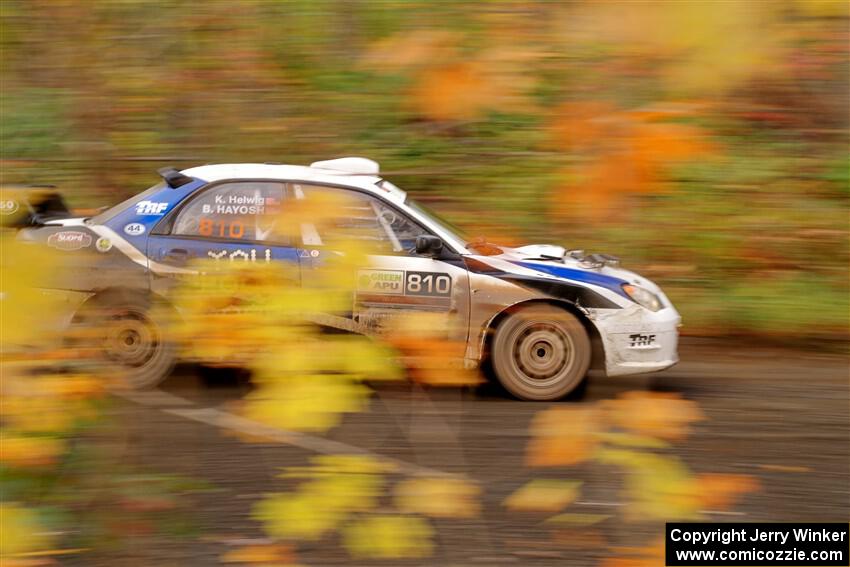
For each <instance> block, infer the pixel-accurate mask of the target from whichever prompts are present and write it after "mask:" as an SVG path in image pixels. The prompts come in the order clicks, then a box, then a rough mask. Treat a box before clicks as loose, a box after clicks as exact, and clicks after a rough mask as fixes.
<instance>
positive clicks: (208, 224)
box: [171, 181, 286, 243]
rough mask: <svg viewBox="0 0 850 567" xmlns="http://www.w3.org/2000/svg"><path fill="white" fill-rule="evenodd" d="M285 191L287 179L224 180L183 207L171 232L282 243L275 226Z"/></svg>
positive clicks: (182, 234) (184, 234) (183, 234)
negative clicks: (230, 181)
mask: <svg viewBox="0 0 850 567" xmlns="http://www.w3.org/2000/svg"><path fill="white" fill-rule="evenodd" d="M285 195H286V191H285V184H284V183H277V182H272V181H239V182H233V183H222V184H221V185H217V186H215V187H213V188H211V189H209V190H207V191H204V192H203V193H201V194H200V195H199V196H198V197H196V198H195V199H193V200H192V201H191V202H190V203H189V204H188V205H187V206H185V207H183V208H182V209H181V210H180V212H179V213H178V214H177V218H176V219H175V220H174V225H173V228H172V230H171V234H173V235H181V236H203V237H207V238H215V239H225V240H251V241H261V242H263V241H277V242H279V243H280V240H281V238H280V237H279V236H277V233H276V231H275V229H276V228H278V227H277V224H278V223H279V222H281V220H280V218H279V217H280V213H281V209H282V206H283V200H284V196H285Z"/></svg>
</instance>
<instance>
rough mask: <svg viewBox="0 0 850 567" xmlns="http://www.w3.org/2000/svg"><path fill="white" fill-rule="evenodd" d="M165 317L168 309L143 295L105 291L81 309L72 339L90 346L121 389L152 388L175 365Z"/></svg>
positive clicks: (174, 352) (74, 323)
mask: <svg viewBox="0 0 850 567" xmlns="http://www.w3.org/2000/svg"><path fill="white" fill-rule="evenodd" d="M168 315H170V310H169V309H168V308H167V307H165V306H163V305H157V304H154V303H153V302H152V301H151V299H150V298H149V297H147V296H144V295H142V294H137V293H132V292H127V293H123V292H114V293H108V294H104V295H102V296H95V297H93V298H92V299H90V300H89V301H87V302H86V303H85V304H84V305H83V306H82V308H81V309H80V311H79V312H78V313H77V314H76V315H75V317H74V320H73V322H72V333H71V337H72V340H73V341H74V342H76V343H77V344H78V345H79V344H80V341H83V344H84V346H85V347H89V348H91V349H92V351H93V352H94V353H95V355H96V357H97V358H98V361H99V362H100V363H102V364H103V365H104V367H105V369H106V370H107V372H108V373H110V374H113V375H117V377H119V378H120V382H119V383H120V384H121V385H122V386H124V387H126V388H129V389H132V390H144V389H149V388H154V387H156V386H157V385H159V384H160V383H161V382H162V381H163V380H165V379H166V378H167V377H168V375H169V374H171V371H172V370H173V369H174V364H175V363H176V361H177V348H176V345H175V344H174V343H173V342H172V341H169V340H167V338H166V326H167V324H168ZM80 337H83V338H82V339H81V338H80Z"/></svg>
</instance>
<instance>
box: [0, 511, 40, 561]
mask: <svg viewBox="0 0 850 567" xmlns="http://www.w3.org/2000/svg"><path fill="white" fill-rule="evenodd" d="M50 542H51V538H50V536H48V535H47V531H46V529H45V528H44V526H42V525H41V524H40V523H39V520H38V515H37V514H36V513H35V512H34V511H33V510H31V509H29V508H24V507H23V506H19V505H17V504H13V503H2V504H0V559H3V560H6V559H7V558H9V556H14V555H19V554H22V553H31V552H35V551H44V550H46V549H48V548H49V546H50Z"/></svg>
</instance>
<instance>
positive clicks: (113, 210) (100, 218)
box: [90, 181, 165, 224]
mask: <svg viewBox="0 0 850 567" xmlns="http://www.w3.org/2000/svg"><path fill="white" fill-rule="evenodd" d="M164 187H165V182H164V181H161V182H159V183H157V184H156V185H154V186H153V187H151V188H150V189H146V190H145V191H143V192H141V193H139V194H138V195H133V196H132V197H130V198H129V199H126V200H124V201H121V202H120V203H118V204H117V205H115V206H114V207H110V208H108V209H106V210H105V211H103V212H102V213H100V214H98V215H95V216H93V217H92V218H91V219H90V222H92V223H94V224H103V223H105V222H106V221H108V220H109V219H111V218H112V217H114V216H115V215H117V214H118V213H120V212H122V211H124V210H126V209H127V207H129V206H130V205H131V204H132V203H135V202H136V201H142V200H144V199H146V198H147V197H150V196H151V195H153V194H154V193H157V192H159V191H161V190H162V189H163V188H164Z"/></svg>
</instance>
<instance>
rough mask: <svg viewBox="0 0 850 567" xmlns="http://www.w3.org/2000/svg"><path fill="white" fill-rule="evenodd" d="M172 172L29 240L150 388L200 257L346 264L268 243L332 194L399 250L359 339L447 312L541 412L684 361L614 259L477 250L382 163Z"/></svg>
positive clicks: (462, 335)
mask: <svg viewBox="0 0 850 567" xmlns="http://www.w3.org/2000/svg"><path fill="white" fill-rule="evenodd" d="M160 175H161V176H162V177H163V182H161V183H159V184H157V185H155V186H153V187H151V188H150V189H148V190H147V191H144V192H143V193H140V194H139V195H137V196H136V197H133V198H131V199H129V200H127V201H125V202H123V203H121V204H119V205H116V206H115V207H112V208H110V209H107V210H105V211H104V212H102V213H101V214H98V215H96V216H93V217H91V218H50V216H49V215H45V214H36V213H38V212H39V211H36V210H34V209H33V207H29V209H30V210H29V212H30V213H32V214H31V215H30V216H29V217H28V218H27V219H25V222H24V224H29V225H31V226H29V227H28V228H26V229H24V230H22V231H21V236H20V237H21V238H22V239H24V240H29V241H37V242H42V243H44V244H46V245H48V246H52V247H54V248H56V249H58V250H60V251H61V252H62V254H63V255H65V254H67V256H66V257H67V258H68V259H69V263H68V266H69V268H68V270H69V271H71V272H73V278H71V279H70V280H69V281H72V282H73V283H72V284H68V285H64V286H63V288H64V289H65V291H66V292H68V293H69V294H71V295H72V296H73V297H75V298H76V299H74V300H73V301H72V302H71V303H72V305H73V307H72V309H71V310H70V311H71V312H72V313H73V314H72V315H71V317H69V321H71V320H73V318H74V317H79V316H80V314H84V313H86V312H87V310H88V308H90V307H93V306H97V307H99V308H101V309H102V308H103V307H104V306H108V308H109V309H112V310H113V311H114V315H113V316H112V317H111V324H110V325H109V328H110V329H111V332H113V333H115V334H116V337H114V339H115V340H108V341H105V344H106V345H108V348H109V350H110V352H109V353H108V354H109V356H110V358H112V359H113V360H115V361H118V362H119V363H120V364H122V365H123V366H124V367H125V369H126V370H127V374H128V376H129V377H130V378H129V379H130V381H131V383H133V384H135V385H137V386H140V387H141V386H151V385H155V384H157V383H158V382H159V381H161V380H162V379H164V378H165V377H166V376H167V375H168V373H169V372H170V370H171V368H172V366H173V364H174V362H175V349H174V348H173V346H172V345H171V344H170V343H169V341H168V340H167V337H166V336H164V333H163V331H162V329H160V328H158V327H157V323H156V321H155V320H154V318H152V317H150V316H149V315H148V308H149V307H150V306H151V305H152V304H154V303H155V302H160V303H167V302H168V296H169V289H170V288H171V287H172V286H173V284H174V282H173V278H171V277H170V276H172V275H173V274H178V273H182V272H185V271H186V268H185V265H186V264H187V262H188V261H189V260H191V259H193V258H214V259H221V260H228V261H245V262H272V261H283V262H290V263H292V264H293V265H295V266H297V267H298V270H299V273H300V277H301V283H302V285H304V283H305V282H309V280H310V272H311V270H313V269H314V268H315V267H316V266H318V265H320V263H321V262H322V258H323V257H325V256H326V255H327V254H331V253H333V252H334V251H333V250H330V249H329V247H327V246H326V245H325V243H324V242H323V238H322V235H321V234H319V233H318V232H317V231H316V230H315V229H314V228H311V227H310V224H309V223H305V224H304V225H303V227H304V229H303V230H302V234H301V237H300V238H299V239H293V238H291V237H286V236H282V235H276V234H275V233H274V231H273V230H263V228H262V227H264V226H268V223H265V222H264V220H263V218H262V217H263V216H265V215H271V214H277V215H279V214H280V211H281V210H282V208H285V207H286V206H287V203H288V202H292V200H296V199H310V198H311V196H312V195H317V194H322V193H338V194H344V195H345V196H346V197H347V198H348V199H349V200H350V201H352V202H354V203H355V204H356V212H353V213H352V218H351V221H352V222H356V224H357V227H358V229H359V231H360V232H359V233H360V234H363V233H364V231H365V233H367V234H368V235H369V238H370V239H371V240H373V241H376V242H383V243H384V245H385V247H384V250H385V252H383V253H381V254H377V255H375V256H373V257H372V258H371V263H370V265H368V266H364V267H363V269H362V270H361V271H360V273H359V274H358V278H357V281H358V287H357V290H356V294H355V298H354V302H353V305H352V310H351V314H350V317H351V321H352V324H353V325H355V326H357V327H358V328H370V327H373V326H375V325H373V324H374V323H375V322H380V321H383V320H385V319H386V317H392V315H393V314H394V313H402V312H410V311H428V312H441V313H445V314H446V315H447V316H449V317H450V318H451V320H452V329H455V331H454V334H455V335H456V336H455V337H454V338H456V339H459V340H458V341H456V342H457V344H460V345H463V348H462V352H458V353H456V354H457V358H458V359H461V360H462V361H463V363H464V364H465V365H466V366H467V367H474V366H478V365H481V364H482V363H484V362H488V363H489V364H490V365H491V366H492V369H493V370H494V373H495V375H496V377H497V378H498V380H499V381H500V382H501V383H502V384H503V385H504V387H505V388H506V389H507V390H508V391H510V392H511V393H512V394H514V395H515V396H517V397H519V398H522V399H527V400H554V399H558V398H561V397H563V396H565V395H567V394H568V393H570V392H571V391H573V390H574V389H576V388H577V387H578V386H580V385H581V384H583V381H584V379H585V375H586V374H587V372H588V369H589V368H590V367H591V365H593V366H595V367H599V368H601V369H604V371H605V372H606V373H607V375H608V376H621V375H626V374H636V373H643V372H654V371H658V370H663V369H665V368H668V367H670V366H672V365H673V364H675V363H676V362H677V360H678V356H677V351H676V348H677V339H678V331H677V328H678V326H679V323H680V317H679V314H678V313H677V312H676V309H675V308H674V307H673V305H672V304H671V303H670V301H669V300H668V299H667V297H666V296H665V295H664V293H663V292H662V291H661V289H660V288H659V287H658V286H657V285H655V284H654V283H652V282H651V281H649V280H647V279H645V278H642V277H641V276H639V275H637V274H635V273H633V272H630V271H627V270H624V269H622V268H621V267H619V265H618V264H619V263H618V261H617V259H616V258H613V257H611V256H606V255H601V254H591V255H586V254H584V253H582V252H580V251H576V250H573V251H570V250H566V249H565V248H563V247H560V246H553V245H530V246H522V247H519V248H508V247H502V246H498V245H494V244H490V243H484V242H480V241H470V240H468V239H466V238H465V237H463V236H462V235H461V234H460V233H459V232H458V231H456V230H454V229H452V228H450V225H448V224H447V223H445V222H443V221H441V220H440V219H439V218H438V217H437V216H436V215H434V214H433V213H431V212H429V211H428V210H426V209H425V208H424V207H422V206H420V205H417V204H416V203H415V202H414V201H412V200H411V199H409V198H408V196H407V194H406V193H405V192H404V191H402V190H400V189H399V188H397V187H396V186H394V185H393V184H392V183H390V182H388V181H386V180H384V179H382V178H381V176H380V173H379V167H378V164H377V163H375V162H374V161H371V160H368V159H365V158H356V157H351V158H341V159H335V160H328V161H321V162H316V163H313V164H311V165H310V166H309V167H306V166H296V165H276V164H222V165H205V166H201V167H194V168H191V169H186V170H184V171H177V170H176V169H173V168H165V169H162V170H160ZM54 204H55V203H54ZM19 208H20V210H21V211H23V212H24V213H26V212H27V208H28V207H27V203H22V204H21V206H20V207H10V210H11V209H15V210H18V209H19ZM58 210H60V211H61V210H63V209H62V208H61V207H59V209H58ZM59 216H60V217H61V216H62V215H61V214H60V215H59ZM32 225H34V226H32Z"/></svg>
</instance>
